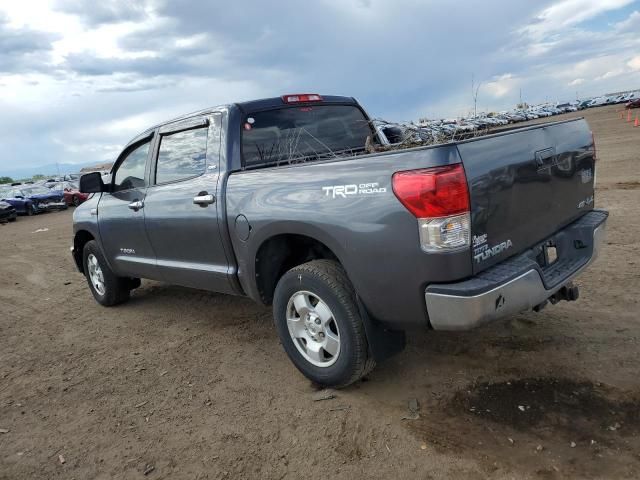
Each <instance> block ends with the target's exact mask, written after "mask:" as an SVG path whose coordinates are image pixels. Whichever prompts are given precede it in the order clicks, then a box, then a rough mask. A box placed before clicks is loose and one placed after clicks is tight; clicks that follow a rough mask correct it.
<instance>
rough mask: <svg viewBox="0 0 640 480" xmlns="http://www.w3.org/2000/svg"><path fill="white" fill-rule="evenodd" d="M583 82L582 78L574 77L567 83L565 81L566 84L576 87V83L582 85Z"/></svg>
mask: <svg viewBox="0 0 640 480" xmlns="http://www.w3.org/2000/svg"><path fill="white" fill-rule="evenodd" d="M583 83H584V78H576V79H574V80H571V81H570V82H569V83H567V85H569V86H570V87H577V86H578V85H582V84H583Z"/></svg>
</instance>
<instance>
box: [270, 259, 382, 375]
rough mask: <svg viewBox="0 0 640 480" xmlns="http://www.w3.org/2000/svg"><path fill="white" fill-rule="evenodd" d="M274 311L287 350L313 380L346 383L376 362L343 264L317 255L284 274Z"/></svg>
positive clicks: (279, 283)
mask: <svg viewBox="0 0 640 480" xmlns="http://www.w3.org/2000/svg"><path fill="white" fill-rule="evenodd" d="M273 315H274V320H275V324H276V329H277V331H278V336H279V337H280V341H281V342H282V345H283V347H284V349H285V351H286V352H287V355H289V358H290V359H291V361H292V362H293V364H294V365H295V366H296V367H297V368H298V370H300V372H302V374H303V375H305V376H306V377H307V378H308V379H310V380H311V381H312V382H314V383H316V384H318V385H321V386H332V387H344V386H347V385H349V384H351V383H354V382H355V381H357V380H359V379H360V378H362V377H363V376H364V375H366V374H367V373H369V372H370V371H371V370H372V369H373V367H374V366H375V362H374V360H373V359H372V358H371V354H370V352H369V346H368V344H367V338H366V335H365V332H364V325H363V323H362V319H361V317H360V311H359V310H358V306H357V303H356V295H355V291H354V289H353V286H352V285H351V282H349V279H348V278H347V275H346V273H345V271H344V269H343V268H342V266H341V265H340V264H339V263H337V262H334V261H331V260H313V261H311V262H308V263H305V264H303V265H299V266H297V267H294V268H292V269H291V270H289V271H288V272H287V273H285V274H284V275H283V276H282V278H281V279H280V281H279V282H278V285H277V286H276V290H275V293H274V301H273Z"/></svg>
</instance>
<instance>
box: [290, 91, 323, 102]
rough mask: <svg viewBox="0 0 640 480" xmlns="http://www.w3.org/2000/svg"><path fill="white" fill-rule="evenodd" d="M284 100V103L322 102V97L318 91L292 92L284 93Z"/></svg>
mask: <svg viewBox="0 0 640 480" xmlns="http://www.w3.org/2000/svg"><path fill="white" fill-rule="evenodd" d="M282 101H283V102H284V103H304V102H321V101H322V97H321V96H320V95H318V94H317V93H291V94H289V95H283V96H282Z"/></svg>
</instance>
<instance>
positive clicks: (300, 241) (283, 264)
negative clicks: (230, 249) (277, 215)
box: [253, 233, 344, 305]
mask: <svg viewBox="0 0 640 480" xmlns="http://www.w3.org/2000/svg"><path fill="white" fill-rule="evenodd" d="M319 259H325V260H334V261H336V262H338V263H340V264H341V265H342V266H343V268H344V264H342V262H341V261H340V258H339V257H338V255H337V254H336V253H335V249H333V248H331V247H330V246H328V245H327V244H326V243H325V242H323V241H321V240H318V239H317V238H315V237H312V236H309V235H305V234H301V233H278V234H275V235H272V236H270V237H268V238H265V239H264V240H263V241H262V242H261V243H260V245H259V247H258V248H257V249H256V253H255V255H254V264H253V267H254V278H253V281H254V282H255V287H256V290H257V293H258V295H259V299H260V301H261V302H262V303H263V304H265V305H270V304H271V303H272V301H273V293H274V291H275V288H276V285H277V284H278V280H280V278H281V277H282V275H284V274H285V273H286V272H287V271H288V270H290V269H291V268H293V267H296V266H298V265H302V264H303V263H306V262H309V261H311V260H319Z"/></svg>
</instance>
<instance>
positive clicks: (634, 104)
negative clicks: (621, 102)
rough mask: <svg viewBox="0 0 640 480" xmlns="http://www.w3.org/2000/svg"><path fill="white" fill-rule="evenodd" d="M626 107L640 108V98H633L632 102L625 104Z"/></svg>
mask: <svg viewBox="0 0 640 480" xmlns="http://www.w3.org/2000/svg"><path fill="white" fill-rule="evenodd" d="M624 108H627V109H629V108H640V98H639V99H637V100H631V101H630V102H627V104H626V105H625V106H624Z"/></svg>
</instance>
